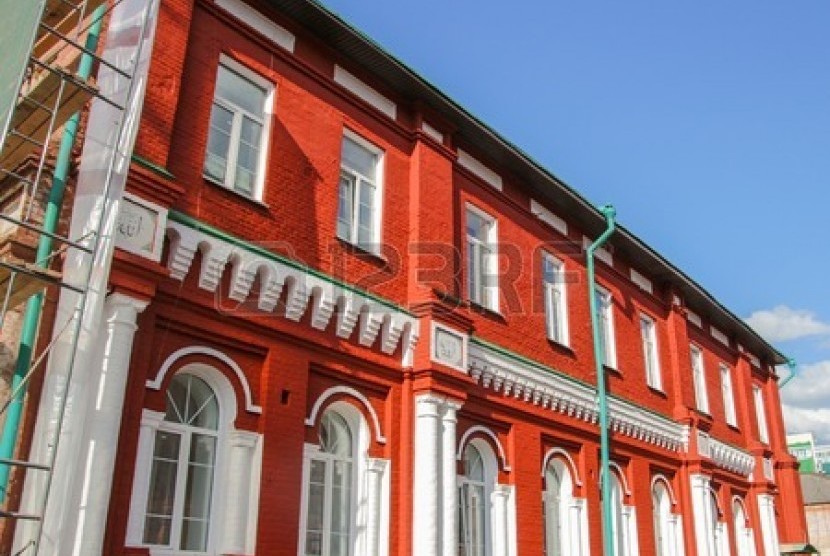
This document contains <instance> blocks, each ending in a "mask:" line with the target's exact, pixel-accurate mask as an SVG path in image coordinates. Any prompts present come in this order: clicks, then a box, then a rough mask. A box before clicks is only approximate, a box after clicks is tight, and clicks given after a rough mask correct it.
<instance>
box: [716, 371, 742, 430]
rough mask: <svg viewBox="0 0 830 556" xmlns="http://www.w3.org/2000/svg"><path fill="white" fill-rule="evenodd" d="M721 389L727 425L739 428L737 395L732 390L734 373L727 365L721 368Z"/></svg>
mask: <svg viewBox="0 0 830 556" xmlns="http://www.w3.org/2000/svg"><path fill="white" fill-rule="evenodd" d="M720 387H721V391H722V393H723V411H724V413H725V414H726V424H727V425H732V426H733V427H737V426H738V417H737V415H736V414H735V393H734V391H733V389H732V371H731V370H730V369H729V367H727V366H726V365H721V366H720Z"/></svg>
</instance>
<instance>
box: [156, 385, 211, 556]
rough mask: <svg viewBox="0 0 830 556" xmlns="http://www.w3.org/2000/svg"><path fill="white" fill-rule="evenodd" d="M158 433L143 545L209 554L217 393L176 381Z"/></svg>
mask: <svg viewBox="0 0 830 556" xmlns="http://www.w3.org/2000/svg"><path fill="white" fill-rule="evenodd" d="M166 397H167V407H166V410H165V413H164V420H163V422H162V423H160V425H159V427H158V429H157V430H156V432H155V439H154V444H153V455H152V464H151V470H150V485H149V490H148V496H147V505H146V511H145V515H144V527H143V534H142V542H143V543H144V544H146V545H149V546H163V547H169V548H171V549H173V550H186V551H195V552H205V551H207V550H208V539H209V533H210V517H211V510H212V499H213V491H214V488H213V483H214V469H215V467H216V452H217V441H218V428H219V422H220V420H219V403H218V401H217V399H216V393H215V392H214V391H213V389H212V388H211V387H210V386H209V385H208V384H207V383H206V382H205V381H204V380H202V379H201V378H198V377H196V376H194V375H191V374H186V373H183V374H178V375H176V376H174V377H173V380H172V381H171V382H170V386H169V388H168V389H167V392H166Z"/></svg>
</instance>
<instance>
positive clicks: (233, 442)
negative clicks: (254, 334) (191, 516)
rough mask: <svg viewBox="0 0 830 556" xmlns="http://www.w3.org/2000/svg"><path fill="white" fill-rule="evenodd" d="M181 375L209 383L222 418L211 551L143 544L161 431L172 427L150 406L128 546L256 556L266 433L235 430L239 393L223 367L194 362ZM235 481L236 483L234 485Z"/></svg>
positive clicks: (188, 554) (160, 553) (184, 555)
mask: <svg viewBox="0 0 830 556" xmlns="http://www.w3.org/2000/svg"><path fill="white" fill-rule="evenodd" d="M178 373H186V374H191V375H193V376H196V377H198V378H201V379H202V380H204V381H205V382H207V383H208V385H209V386H210V387H211V388H212V389H213V391H214V393H215V395H216V398H217V400H218V402H219V418H220V421H219V426H218V428H217V431H216V432H217V434H218V437H217V444H216V460H215V462H214V469H213V492H212V494H211V496H212V498H211V514H210V524H209V529H208V550H207V551H206V552H193V551H183V550H179V549H176V548H172V547H164V546H159V545H148V544H145V543H144V542H143V538H144V521H145V515H146V510H147V498H148V496H149V487H150V475H151V471H152V465H153V448H154V446H155V437H156V432H157V431H158V430H160V429H162V428H166V427H167V425H168V423H165V421H164V412H159V411H153V410H151V409H146V408H145V409H144V410H143V412H142V416H141V426H140V429H139V437H138V448H137V450H136V465H135V473H134V479H133V489H132V495H131V497H130V509H129V517H128V521H127V536H126V543H125V544H126V546H128V547H141V548H147V549H149V552H150V556H180V555H181V556H195V555H204V556H217V555H219V554H225V553H231V554H235V553H243V554H252V553H253V551H254V548H255V543H256V531H257V521H258V514H257V511H258V507H259V486H260V473H261V465H262V435H260V434H258V433H254V432H250V431H245V430H237V429H235V428H234V421H235V419H236V416H237V403H236V394H235V393H234V389H233V386H232V385H231V383H230V381H228V379H227V378H225V377H224V375H222V373H220V372H219V371H218V370H216V369H214V368H213V367H210V366H208V365H205V364H201V363H193V364H189V365H185V366H184V367H182V368H181V369H179V370H178V371H177V374H178ZM242 454H244V456H241V455H242ZM234 455H235V456H236V457H234ZM229 485H233V488H232V487H231V486H229ZM171 538H172V535H171Z"/></svg>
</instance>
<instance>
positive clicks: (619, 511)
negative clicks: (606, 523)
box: [611, 473, 626, 556]
mask: <svg viewBox="0 0 830 556" xmlns="http://www.w3.org/2000/svg"><path fill="white" fill-rule="evenodd" d="M611 512H612V516H611V517H612V519H611V523H612V526H613V528H614V535H613V539H612V542H613V543H614V556H625V555H626V551H625V547H626V527H625V524H624V519H623V490H622V485H620V480H619V479H618V478H617V475H616V474H614V473H611Z"/></svg>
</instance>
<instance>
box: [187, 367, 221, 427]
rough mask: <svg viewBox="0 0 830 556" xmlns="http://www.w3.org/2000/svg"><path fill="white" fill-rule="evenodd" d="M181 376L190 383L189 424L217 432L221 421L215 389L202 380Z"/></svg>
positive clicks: (188, 401)
mask: <svg viewBox="0 0 830 556" xmlns="http://www.w3.org/2000/svg"><path fill="white" fill-rule="evenodd" d="M179 376H182V377H183V378H184V379H185V380H187V383H188V398H187V407H186V411H187V417H186V421H187V423H188V424H190V425H192V426H194V427H200V428H206V429H213V430H215V429H216V428H217V426H218V421H219V405H218V403H217V401H216V394H214V392H213V389H212V388H211V387H210V386H208V384H207V383H206V382H205V381H204V380H202V379H201V378H198V377H195V376H193V375H179ZM177 378H178V377H177Z"/></svg>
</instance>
